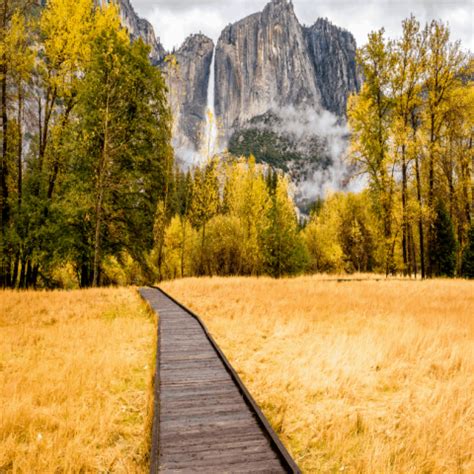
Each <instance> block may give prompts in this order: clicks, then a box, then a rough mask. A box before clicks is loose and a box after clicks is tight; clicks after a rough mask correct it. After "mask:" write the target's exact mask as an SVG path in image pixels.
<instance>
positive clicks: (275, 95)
mask: <svg viewBox="0 0 474 474" xmlns="http://www.w3.org/2000/svg"><path fill="white" fill-rule="evenodd" d="M319 104H320V92H319V88H318V78H317V76H316V74H315V70H314V66H313V62H312V61H311V57H310V55H309V54H308V51H307V46H306V40H305V35H304V31H303V28H302V27H301V25H300V24H299V22H298V19H297V18H296V16H295V13H294V10H293V5H292V4H291V3H290V2H288V1H287V0H273V1H272V2H271V3H269V4H268V5H267V6H266V7H265V9H264V10H263V12H261V13H256V14H254V15H251V16H249V17H247V18H245V19H243V20H241V21H239V22H238V23H235V24H234V25H229V26H227V27H226V28H225V29H224V31H223V32H222V34H221V36H220V38H219V41H218V43H217V48H216V100H215V106H216V114H217V117H218V121H219V122H220V123H221V124H222V126H223V128H224V130H225V135H226V136H227V137H229V135H230V133H231V130H233V129H236V128H239V127H240V126H242V125H243V124H244V123H246V122H247V121H248V120H250V119H251V118H253V117H255V116H258V115H262V114H264V113H266V112H267V111H269V110H270V109H272V108H279V107H284V106H288V105H292V106H295V107H299V106H305V107H312V108H315V107H319Z"/></svg>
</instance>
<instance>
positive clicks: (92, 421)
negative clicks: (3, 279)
mask: <svg viewBox="0 0 474 474" xmlns="http://www.w3.org/2000/svg"><path fill="white" fill-rule="evenodd" d="M154 328H155V323H154V319H153V317H152V316H151V314H150V313H149V312H148V310H147V309H146V307H145V305H144V304H143V303H142V302H141V301H140V299H139V297H138V295H137V294H136V293H135V291H134V290H129V289H106V290H105V289H104V290H87V291H71V292H22V293H19V292H12V291H3V292H0V472H23V473H50V472H51V473H53V472H112V471H113V472H127V473H128V472H132V473H133V472H145V471H147V469H148V459H147V456H148V444H149V436H148V434H149V424H150V422H151V374H152V373H153V352H154V347H155V332H156V331H155V329H154Z"/></svg>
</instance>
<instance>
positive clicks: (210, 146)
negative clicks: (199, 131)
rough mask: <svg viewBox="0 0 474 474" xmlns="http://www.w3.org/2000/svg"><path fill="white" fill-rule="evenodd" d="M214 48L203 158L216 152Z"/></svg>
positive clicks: (208, 91)
mask: <svg viewBox="0 0 474 474" xmlns="http://www.w3.org/2000/svg"><path fill="white" fill-rule="evenodd" d="M215 64H216V48H215V47H214V50H213V51H212V60H211V69H210V71H209V83H208V85H207V107H206V129H205V133H204V144H203V153H202V155H203V159H206V160H207V159H209V158H212V157H213V156H214V155H215V154H216V153H218V143H217V142H218V130H217V122H216V112H215V108H214V103H215V86H216V84H215V81H216V71H215Z"/></svg>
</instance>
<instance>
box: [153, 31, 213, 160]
mask: <svg viewBox="0 0 474 474" xmlns="http://www.w3.org/2000/svg"><path fill="white" fill-rule="evenodd" d="M213 51H214V42H213V41H212V40H211V39H210V38H208V37H207V36H204V35H201V34H198V35H191V36H189V37H188V38H187V39H186V41H185V42H184V44H183V45H182V46H181V47H180V48H179V49H178V50H177V51H176V52H175V53H173V54H170V55H169V56H167V57H166V59H165V60H164V61H163V63H162V71H163V73H164V75H165V77H166V81H167V84H168V98H169V103H170V106H171V110H172V111H173V118H174V123H173V140H174V146H175V149H176V150H177V151H178V157H179V158H181V159H182V160H184V161H189V159H190V158H189V155H190V154H192V153H193V152H198V151H199V148H200V144H201V142H202V140H203V136H202V135H203V129H204V124H205V122H206V106H207V88H208V84H209V72H210V65H211V61H212V55H213ZM179 155H181V156H179ZM186 155H188V156H186Z"/></svg>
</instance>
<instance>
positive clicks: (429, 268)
mask: <svg viewBox="0 0 474 474" xmlns="http://www.w3.org/2000/svg"><path fill="white" fill-rule="evenodd" d="M434 120H435V118H434V114H431V118H430V144H429V157H428V208H429V210H430V211H432V210H433V207H434V143H435V128H434V127H435V123H434ZM427 237H428V245H427V251H428V266H427V271H426V273H427V276H428V277H429V278H431V277H432V276H433V262H432V258H431V254H432V245H433V238H434V236H433V223H432V219H431V217H430V225H429V228H428V235H427Z"/></svg>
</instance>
